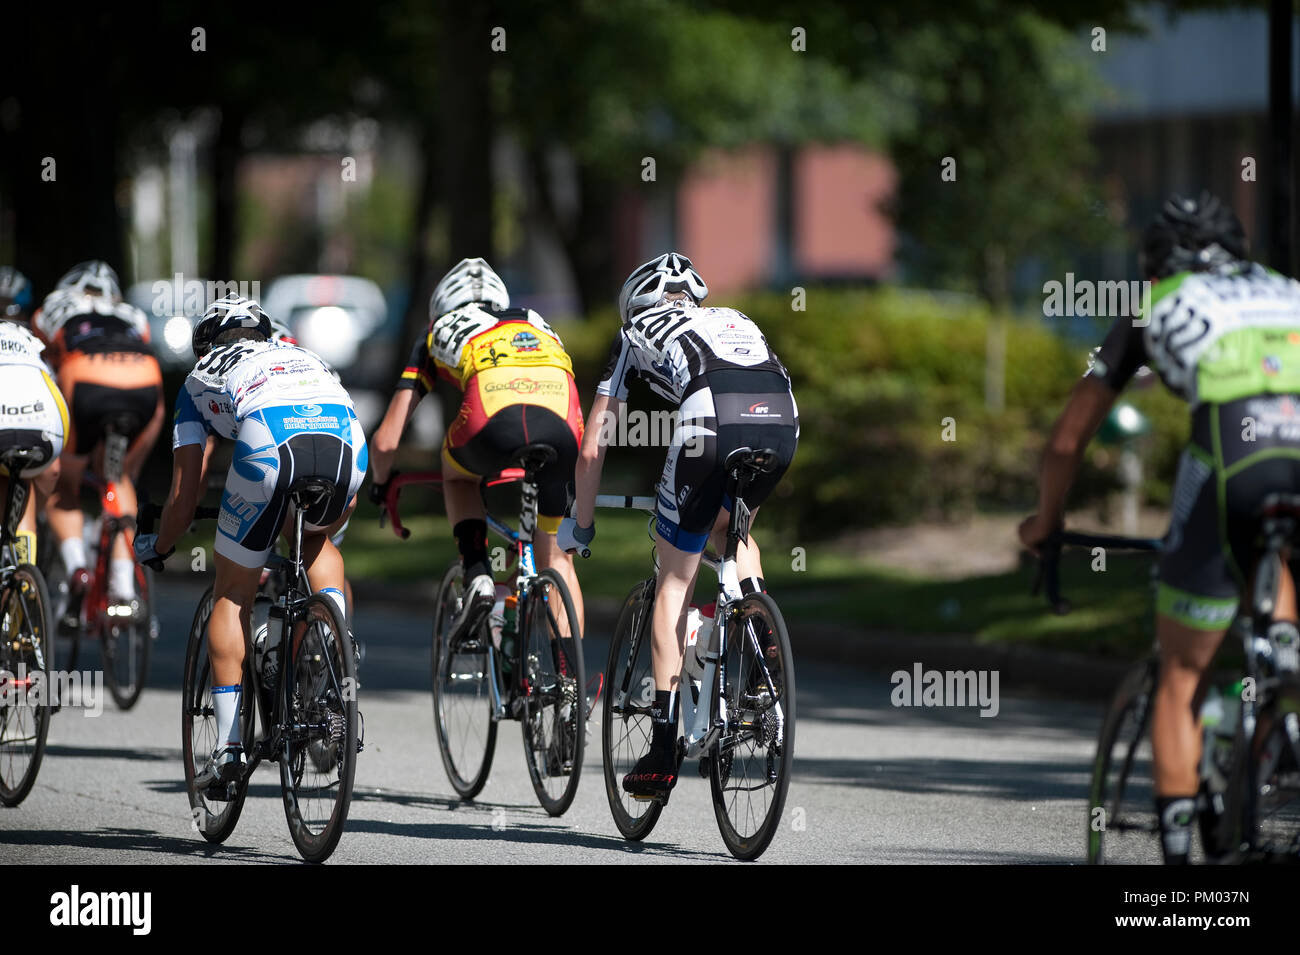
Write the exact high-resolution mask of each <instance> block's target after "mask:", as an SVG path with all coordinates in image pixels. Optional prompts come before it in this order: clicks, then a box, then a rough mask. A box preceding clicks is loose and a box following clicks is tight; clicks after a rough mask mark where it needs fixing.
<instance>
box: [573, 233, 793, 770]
mask: <svg viewBox="0 0 1300 955" xmlns="http://www.w3.org/2000/svg"><path fill="white" fill-rule="evenodd" d="M708 294H709V290H708V287H707V286H706V285H705V284H704V280H703V279H702V278H700V275H699V273H698V272H696V271H695V267H694V266H693V265H692V264H691V260H690V259H688V258H687V257H686V256H684V255H682V254H680V253H678V252H668V253H666V254H664V255H661V256H659V257H658V258H655V259H651V260H650V261H649V262H646V263H645V264H644V265H641V266H639V267H638V268H637V269H636V270H635V271H633V272H632V274H631V275H630V276H629V277H628V280H627V281H626V282H625V283H624V285H623V289H622V291H621V292H620V294H619V299H618V309H619V314H620V316H621V317H622V319H623V327H622V328H621V329H620V330H619V333H618V335H617V336H616V337H615V339H614V344H613V347H612V348H611V349H610V354H609V361H608V364H607V365H606V366H605V371H604V375H603V377H602V380H601V382H600V385H599V386H598V387H597V389H596V400H595V401H594V402H593V403H592V406H591V413H590V414H589V415H588V419H587V420H588V424H589V426H588V428H587V434H586V437H585V438H584V439H583V443H582V452H581V454H580V455H579V458H578V468H577V473H576V475H575V483H576V485H577V499H576V501H575V502H574V509H573V514H572V516H571V517H566V518H565V520H564V522H563V524H562V526H561V528H560V534H559V542H560V546H561V547H564V548H565V549H566V550H571V549H576V548H577V547H578V545H580V544H581V545H586V544H590V543H591V541H592V540H593V538H594V537H595V535H596V528H595V510H594V508H595V502H596V494H597V491H598V490H599V487H600V472H601V469H602V468H603V466H604V460H605V450H606V446H607V444H608V443H609V437H610V432H611V430H612V427H611V425H612V423H613V422H615V421H616V420H617V419H618V416H619V411H620V409H621V407H622V404H623V402H624V400H625V399H626V398H627V393H628V381H629V379H630V378H631V377H633V376H639V377H641V378H644V379H645V381H646V382H647V383H648V384H649V386H650V388H651V389H652V390H653V391H654V392H656V393H657V394H659V395H661V396H663V397H664V398H666V399H668V400H669V401H671V402H672V403H673V404H674V405H676V406H677V409H678V421H677V424H676V428H675V431H674V433H673V437H672V443H671V446H670V447H669V449H668V456H667V460H666V461H665V463H664V471H663V476H662V477H661V478H660V480H659V485H658V489H657V498H658V506H657V514H656V520H655V533H656V539H655V553H656V554H657V556H658V565H659V575H658V583H657V590H656V594H657V597H656V600H655V607H654V617H653V621H652V630H653V640H652V643H651V656H652V665H653V669H654V680H655V703H654V707H653V710H652V720H653V723H654V727H653V732H652V738H651V745H650V750H649V751H648V752H647V753H646V755H645V756H643V757H642V758H641V759H640V760H639V761H638V762H637V764H636V765H635V766H634V767H633V768H632V771H631V772H630V773H628V774H627V775H626V776H625V777H624V778H623V788H624V789H625V790H626V791H627V792H629V793H632V794H633V795H636V796H664V795H667V793H668V792H669V791H670V790H671V789H672V788H673V786H674V785H675V784H676V781H677V768H678V765H679V762H680V760H679V757H678V753H677V734H676V727H677V693H678V691H679V687H678V676H679V674H680V672H681V668H682V655H683V650H684V647H685V640H686V631H685V628H686V615H687V611H688V609H689V606H690V598H691V594H692V592H693V591H694V589H695V575H696V573H697V571H698V570H699V566H700V554H701V552H702V551H703V550H704V547H705V544H706V543H708V542H709V540H710V539H712V541H713V544H714V547H715V549H716V550H718V551H721V550H722V548H723V546H724V545H725V539H726V532H727V524H728V521H729V516H730V507H731V502H730V501H729V500H727V498H726V496H725V492H726V484H727V474H726V472H725V471H724V469H723V464H724V462H725V461H726V458H727V455H728V454H730V453H731V452H732V451H734V450H735V449H737V448H741V447H746V446H748V447H751V448H755V449H759V448H772V449H773V450H775V451H776V452H777V457H778V465H777V467H776V469H775V470H773V471H772V472H770V473H768V474H763V475H760V476H759V477H758V478H757V480H755V482H754V483H753V484H751V485H750V487H749V490H748V491H747V492H746V503H747V504H748V506H749V507H750V509H751V510H752V511H757V509H758V505H760V504H762V503H763V501H764V500H765V499H766V498H767V496H768V495H769V494H770V493H771V491H772V489H773V488H774V487H775V486H776V483H777V481H778V480H779V479H780V478H781V475H782V474H784V473H785V471H786V469H787V468H788V467H789V465H790V462H791V461H792V460H793V459H794V453H795V448H796V447H797V445H798V441H799V417H798V409H797V408H796V406H795V401H794V394H793V392H792V391H791V387H790V376H789V374H788V373H787V372H786V370H785V367H784V366H783V365H782V364H781V362H780V360H778V359H777V357H776V355H775V353H773V351H772V350H771V348H769V347H768V344H767V340H766V339H765V338H764V337H763V334H762V332H761V331H759V328H758V326H757V325H755V324H754V322H753V321H751V320H750V319H749V318H748V317H747V316H745V315H743V314H742V313H741V312H738V311H736V310H735V309H732V308H704V307H702V306H701V305H700V303H701V302H702V301H703V300H704V298H705V296H707V295H708ZM737 563H738V571H739V573H740V576H741V577H742V581H741V586H742V589H743V590H744V592H745V593H753V592H754V591H756V590H762V589H763V570H762V566H761V563H760V560H759V550H758V545H757V544H756V543H755V542H754V539H753V537H752V536H751V537H750V538H749V540H748V543H742V544H741V546H740V548H739V549H738V551H737Z"/></svg>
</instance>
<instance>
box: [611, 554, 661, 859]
mask: <svg viewBox="0 0 1300 955" xmlns="http://www.w3.org/2000/svg"><path fill="white" fill-rule="evenodd" d="M654 595H655V579H654V578H653V577H651V578H649V579H648V580H643V581H642V582H641V583H639V584H637V585H636V586H635V587H633V588H632V590H631V591H630V592H629V593H628V595H627V598H626V599H625V600H624V601H623V607H622V609H621V610H620V611H619V615H618V622H617V623H616V624H615V626H614V635H613V637H612V638H611V639H610V642H609V658H608V660H607V661H606V663H605V693H604V704H603V707H602V710H601V727H600V738H601V765H602V769H603V772H604V776H605V796H606V798H607V799H608V800H609V810H610V814H611V815H612V816H613V817H614V825H615V826H617V827H618V831H619V832H620V833H621V834H622V836H623V838H624V839H628V840H630V841H632V842H640V841H641V840H642V839H644V838H645V837H646V836H648V835H650V832H651V831H652V830H653V829H654V827H655V824H656V823H657V822H658V821H659V815H660V813H662V812H663V803H661V802H659V801H657V800H639V799H635V798H633V797H632V796H631V795H629V794H628V793H625V792H623V775H624V774H625V773H627V772H630V771H631V769H632V766H633V765H634V764H635V763H636V761H637V760H638V759H640V758H641V757H642V756H643V755H645V753H646V752H647V751H648V750H649V749H650V706H651V705H652V704H653V703H654V687H655V683H654V670H653V668H652V666H651V656H650V640H651V637H650V633H651V631H650V627H651V616H652V614H651V611H652V610H653V608H654ZM647 681H648V682H647ZM629 699H631V700H637V701H639V702H634V703H629V702H628V700H629ZM638 740H639V741H640V742H641V743H642V744H643V745H641V746H636V745H635V743H636V742H637V741H638Z"/></svg>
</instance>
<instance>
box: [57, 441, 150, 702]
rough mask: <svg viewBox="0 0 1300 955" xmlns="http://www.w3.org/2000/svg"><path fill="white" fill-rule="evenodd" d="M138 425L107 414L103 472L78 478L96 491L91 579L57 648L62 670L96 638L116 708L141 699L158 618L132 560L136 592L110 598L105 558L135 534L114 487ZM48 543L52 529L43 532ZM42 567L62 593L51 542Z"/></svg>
mask: <svg viewBox="0 0 1300 955" xmlns="http://www.w3.org/2000/svg"><path fill="white" fill-rule="evenodd" d="M136 431H138V419H136V418H135V416H133V415H119V416H116V417H113V418H110V419H109V420H108V421H107V422H106V423H105V426H104V442H103V446H104V466H103V472H104V473H103V476H100V475H97V474H93V473H91V472H90V471H87V472H86V473H85V476H84V478H83V484H84V485H86V486H89V487H91V488H94V490H95V491H96V492H97V493H98V494H99V503H100V516H99V517H98V518H97V527H96V528H95V530H94V533H93V537H94V539H95V541H96V543H94V544H93V546H92V549H91V553H92V557H93V559H92V561H91V563H90V566H89V567H88V568H87V570H88V572H89V574H90V580H89V582H88V584H87V585H86V591H85V594H84V595H83V597H82V601H81V607H80V609H79V610H78V611H77V614H76V618H75V621H74V622H73V623H72V625H71V626H65V627H64V628H63V635H64V636H65V637H66V640H67V642H68V648H67V650H66V659H63V658H62V657H63V656H64V655H65V653H64V652H62V651H61V652H60V654H59V655H60V659H59V661H58V662H59V665H60V667H61V668H62V669H65V670H75V669H76V666H77V660H78V658H79V656H80V649H81V640H82V638H83V636H84V637H86V638H88V639H91V640H97V641H98V642H99V645H100V652H101V657H102V665H103V668H104V682H105V684H106V685H107V686H108V691H109V694H110V695H111V696H112V697H113V702H114V703H116V704H117V706H118V708H119V709H122V710H129V709H131V707H133V706H135V704H136V703H137V702H138V701H139V699H140V694H141V693H142V692H143V691H144V686H145V682H146V680H147V679H148V676H149V656H150V654H151V652H152V650H153V644H154V642H155V641H156V640H157V639H158V618H157V615H156V614H155V613H154V609H153V601H152V599H151V594H152V586H153V581H152V579H151V578H152V574H151V572H150V570H149V569H148V568H146V567H144V566H142V565H140V564H134V574H135V597H134V598H132V599H131V600H130V601H127V602H122V601H116V600H110V597H109V592H108V578H109V563H110V561H111V560H112V557H113V547H114V544H115V543H116V542H117V539H118V536H119V535H121V536H122V537H124V538H125V540H126V547H127V553H128V554H129V553H130V551H131V544H132V541H133V540H134V539H135V526H136V521H135V518H133V517H130V516H128V515H125V514H123V513H122V500H121V495H120V492H119V490H118V487H119V485H120V484H121V481H122V467H123V461H124V460H125V458H126V451H127V448H128V446H129V445H130V439H129V438H128V437H127V436H128V435H130V434H134V433H135V432H136ZM47 539H48V541H49V544H53V535H47ZM43 552H44V554H45V555H46V569H47V571H48V572H49V573H50V578H51V583H52V584H53V589H54V590H55V591H61V592H63V593H65V594H66V591H67V579H66V576H67V575H66V570H64V571H60V570H59V569H58V567H56V563H59V564H61V561H57V560H56V558H57V554H56V548H55V547H53V546H46V547H45V548H43Z"/></svg>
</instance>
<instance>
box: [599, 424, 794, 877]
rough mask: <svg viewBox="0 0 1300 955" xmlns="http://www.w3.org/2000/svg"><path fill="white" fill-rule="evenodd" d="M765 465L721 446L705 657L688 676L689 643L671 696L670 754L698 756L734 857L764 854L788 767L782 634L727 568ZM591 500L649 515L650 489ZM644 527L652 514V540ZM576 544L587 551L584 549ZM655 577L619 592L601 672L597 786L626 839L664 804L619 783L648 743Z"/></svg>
mask: <svg viewBox="0 0 1300 955" xmlns="http://www.w3.org/2000/svg"><path fill="white" fill-rule="evenodd" d="M775 465H776V452H774V451H772V450H770V449H762V450H755V449H753V448H738V449H737V450H735V451H733V452H731V454H729V455H728V456H727V459H726V462H725V465H724V467H725V469H726V472H727V475H728V478H727V493H728V495H729V496H730V497H731V498H732V500H733V504H732V510H731V518H730V520H729V522H728V524H727V544H726V547H725V549H724V551H723V554H722V556H721V557H718V556H716V555H714V554H712V553H709V552H707V551H706V552H705V554H704V555H703V557H702V560H703V563H704V564H705V565H706V566H707V567H709V568H710V569H711V570H713V571H714V573H715V574H716V575H717V578H718V592H717V610H716V614H715V616H714V621H715V623H714V625H713V627H712V629H711V631H710V633H709V637H708V644H707V647H706V648H705V650H704V653H703V655H702V656H698V657H697V659H700V660H702V662H703V673H702V676H701V678H700V679H698V680H695V679H692V678H691V676H690V672H689V670H688V664H689V661H690V651H689V650H688V653H687V658H686V660H685V661H684V662H683V666H682V673H681V677H680V682H679V684H678V685H679V686H680V687H683V688H684V691H683V692H682V693H680V694H679V696H680V699H681V706H682V717H683V720H682V725H683V727H684V734H683V736H682V738H680V739H679V740H678V757H679V760H678V761H679V763H680V762H681V761H682V760H684V759H693V758H696V757H698V758H699V760H700V775H701V776H704V777H706V778H707V779H708V780H709V786H710V792H711V795H712V799H713V811H714V816H715V818H716V820H717V823H718V829H719V831H720V832H721V833H722V841H723V842H724V843H725V844H726V846H727V850H728V851H729V852H730V853H731V854H732V855H733V856H735V857H736V858H738V859H744V860H753V859H757V858H758V857H759V856H760V855H762V854H763V852H764V851H765V850H766V849H767V847H768V845H769V844H770V843H771V841H772V837H773V836H774V835H775V834H776V830H777V828H778V827H779V826H780V824H781V813H782V811H783V809H784V807H785V798H786V792H787V790H788V788H789V785H790V774H791V772H792V771H793V766H794V739H795V732H794V731H795V679H794V655H793V652H792V650H791V648H790V635H789V632H788V631H787V629H786V625H785V619H784V618H783V617H782V616H781V611H780V608H778V607H777V604H776V601H774V600H773V599H772V598H771V597H770V596H768V595H767V594H764V593H754V594H748V595H745V594H742V593H741V590H740V582H739V578H738V576H737V570H736V550H737V547H738V546H739V544H740V543H741V542H742V541H745V540H747V539H748V537H749V524H750V511H749V508H748V507H747V506H746V505H745V489H746V488H747V487H748V485H749V483H750V481H751V480H752V479H753V478H755V477H756V476H757V475H759V474H762V473H766V472H767V471H770V470H771V469H772V468H773V467H775ZM596 506H598V507H613V508H627V509H636V510H643V511H649V512H650V513H651V514H653V513H654V511H655V498H653V497H624V496H620V495H605V494H602V495H599V496H598V497H597V498H596ZM653 527H654V518H653V517H652V518H651V522H650V535H651V539H652V540H653V539H654V530H653ZM580 553H581V554H582V556H583V557H589V556H590V551H589V550H587V549H586V548H583V549H582V550H581V551H580ZM655 570H656V573H657V572H658V566H657V562H656V567H655ZM655 581H656V577H655V576H651V577H649V578H647V579H646V580H643V581H642V582H641V583H639V584H637V585H636V586H635V587H633V588H632V591H631V592H630V593H629V594H628V597H627V599H626V600H625V601H624V603H623V609H622V611H621V612H620V614H619V618H618V623H617V625H616V626H615V629H614V637H613V640H612V641H611V642H610V647H609V660H608V662H607V664H606V670H605V680H606V686H607V687H608V690H607V692H606V694H605V704H604V711H603V717H604V720H603V727H602V733H601V740H602V754H601V755H602V763H603V766H604V772H605V794H606V796H607V797H608V800H609V807H610V811H611V813H612V814H613V816H614V824H615V825H616V826H617V827H618V830H619V832H620V833H622V835H623V836H624V838H626V839H629V840H632V841H640V840H642V839H644V838H646V836H648V835H649V834H650V832H651V830H653V829H654V827H655V824H656V823H657V822H658V821H659V815H660V813H661V812H662V811H663V807H664V805H666V803H667V798H666V797H665V798H662V799H639V798H637V797H633V796H631V795H629V794H627V793H625V792H623V790H622V778H623V776H624V774H626V773H628V772H629V771H631V769H632V767H633V765H635V764H636V762H637V760H638V759H640V758H641V756H642V755H644V754H645V752H646V751H647V750H648V749H649V747H650V724H651V718H650V710H651V707H652V705H653V703H654V694H655V681H654V676H653V670H652V668H651V652H650V642H651V623H650V621H651V610H652V608H653V606H654V596H655ZM698 651H699V648H698V647H697V648H696V653H697V654H698ZM685 688H689V691H686V689H685ZM755 794H759V795H755ZM756 803H757V807H756V805H755V804H756Z"/></svg>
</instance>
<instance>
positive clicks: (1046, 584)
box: [1030, 530, 1164, 615]
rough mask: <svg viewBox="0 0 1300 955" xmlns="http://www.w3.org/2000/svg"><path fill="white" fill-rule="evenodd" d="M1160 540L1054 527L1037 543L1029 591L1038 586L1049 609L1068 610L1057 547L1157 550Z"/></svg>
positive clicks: (1059, 611)
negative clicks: (1088, 532)
mask: <svg viewBox="0 0 1300 955" xmlns="http://www.w3.org/2000/svg"><path fill="white" fill-rule="evenodd" d="M1163 545H1164V542H1163V541H1162V540H1160V539H1159V538H1155V537H1123V536H1120V535H1118V534H1086V533H1080V532H1078V531H1065V530H1060V531H1055V532H1053V533H1052V534H1051V536H1049V537H1048V538H1047V540H1045V541H1043V542H1042V544H1040V545H1039V547H1038V551H1039V558H1038V573H1037V575H1035V577H1034V583H1033V586H1032V587H1031V589H1030V593H1032V594H1034V595H1035V596H1036V595H1037V594H1038V592H1039V591H1040V590H1041V591H1043V594H1044V596H1045V597H1046V598H1047V604H1048V606H1049V607H1051V608H1052V612H1053V613H1055V614H1058V615H1064V614H1067V613H1069V612H1070V601H1068V600H1066V599H1065V598H1064V597H1062V596H1061V574H1060V570H1061V567H1060V563H1061V548H1062V547H1067V546H1068V547H1102V548H1108V549H1111V550H1132V551H1142V552H1146V553H1159V552H1160V550H1161V548H1162V547H1163Z"/></svg>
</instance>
